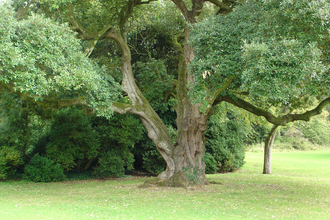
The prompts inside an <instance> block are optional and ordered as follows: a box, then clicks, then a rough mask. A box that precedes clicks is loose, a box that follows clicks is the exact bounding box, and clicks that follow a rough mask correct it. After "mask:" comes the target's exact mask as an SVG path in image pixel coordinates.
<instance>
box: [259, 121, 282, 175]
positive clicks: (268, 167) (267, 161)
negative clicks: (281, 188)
mask: <svg viewBox="0 0 330 220" xmlns="http://www.w3.org/2000/svg"><path fill="white" fill-rule="evenodd" d="M277 127H278V125H274V126H273V127H272V129H271V130H270V132H269V134H268V136H267V137H266V140H265V148H264V169H263V172H262V173H263V174H271V173H272V148H273V144H274V140H275V137H276V129H277Z"/></svg>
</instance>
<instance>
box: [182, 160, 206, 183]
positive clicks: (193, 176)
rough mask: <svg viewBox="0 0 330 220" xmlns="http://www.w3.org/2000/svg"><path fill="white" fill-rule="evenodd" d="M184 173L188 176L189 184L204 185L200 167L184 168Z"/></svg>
mask: <svg viewBox="0 0 330 220" xmlns="http://www.w3.org/2000/svg"><path fill="white" fill-rule="evenodd" d="M182 171H183V172H184V173H185V174H186V176H187V179H188V182H189V183H191V184H193V185H198V184H201V183H202V177H201V169H200V168H199V167H198V166H194V167H193V166H192V165H191V164H190V166H188V167H182Z"/></svg>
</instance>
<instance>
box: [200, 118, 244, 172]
mask: <svg viewBox="0 0 330 220" xmlns="http://www.w3.org/2000/svg"><path fill="white" fill-rule="evenodd" d="M244 128H245V127H244V124H241V123H240V121H239V120H236V119H235V118H234V117H233V116H232V115H230V114H227V116H226V118H221V116H219V115H213V116H212V117H210V119H209V121H208V129H207V130H206V131H205V137H206V143H205V148H206V152H207V153H210V154H211V155H212V156H213V158H214V159H215V161H216V163H217V166H218V171H219V172H231V171H235V170H237V169H238V168H240V167H241V166H243V164H244V158H245V152H244V138H245V137H246V136H247V132H246V130H245V129H244Z"/></svg>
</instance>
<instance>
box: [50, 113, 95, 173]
mask: <svg viewBox="0 0 330 220" xmlns="http://www.w3.org/2000/svg"><path fill="white" fill-rule="evenodd" d="M48 140H49V142H48V143H47V145H46V155H47V157H49V158H50V159H52V160H54V161H55V162H56V163H59V164H61V165H62V167H63V168H64V169H65V170H66V171H70V170H78V171H84V170H87V169H88V167H89V165H90V164H91V162H92V161H93V160H94V159H95V158H96V157H97V156H98V154H99V149H100V141H99V139H98V132H97V131H95V129H93V128H92V122H91V117H88V116H85V115H84V111H83V110H79V109H78V108H75V107H73V108H65V109H61V110H59V111H58V112H57V114H55V115H54V121H53V124H52V125H51V128H50V134H49V137H48Z"/></svg>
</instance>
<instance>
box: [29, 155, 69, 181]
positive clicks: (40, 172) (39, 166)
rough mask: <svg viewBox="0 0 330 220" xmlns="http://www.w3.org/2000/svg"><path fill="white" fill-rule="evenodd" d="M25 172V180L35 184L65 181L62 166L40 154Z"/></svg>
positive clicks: (32, 160)
mask: <svg viewBox="0 0 330 220" xmlns="http://www.w3.org/2000/svg"><path fill="white" fill-rule="evenodd" d="M24 171H25V173H24V175H23V179H25V180H30V181H33V182H58V181H62V180H65V175H64V171H63V168H62V167H61V165H60V164H56V163H55V162H54V161H52V160H51V159H48V158H47V157H42V156H40V155H39V154H36V155H34V156H33V157H32V158H31V161H30V163H29V164H28V165H26V166H25V169H24Z"/></svg>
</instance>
